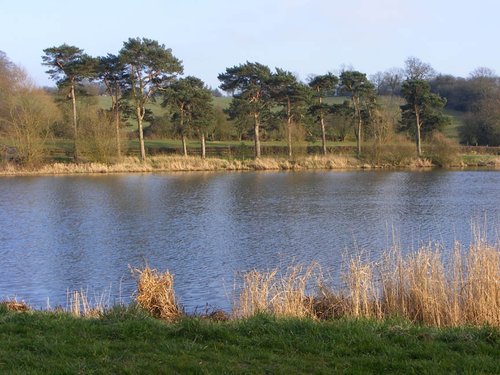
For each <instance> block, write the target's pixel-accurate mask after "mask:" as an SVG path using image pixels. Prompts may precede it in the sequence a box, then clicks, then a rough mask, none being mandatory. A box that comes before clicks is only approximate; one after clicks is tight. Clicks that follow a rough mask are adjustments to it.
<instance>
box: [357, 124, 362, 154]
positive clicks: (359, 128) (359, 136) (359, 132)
mask: <svg viewBox="0 0 500 375" xmlns="http://www.w3.org/2000/svg"><path fill="white" fill-rule="evenodd" d="M361 127H362V121H361V116H358V139H357V141H358V142H357V146H358V158H359V157H361Z"/></svg>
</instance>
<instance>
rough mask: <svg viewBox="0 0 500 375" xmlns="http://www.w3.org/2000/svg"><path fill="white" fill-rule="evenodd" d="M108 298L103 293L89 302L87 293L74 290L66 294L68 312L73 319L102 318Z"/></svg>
mask: <svg viewBox="0 0 500 375" xmlns="http://www.w3.org/2000/svg"><path fill="white" fill-rule="evenodd" d="M107 300H109V297H106V295H105V294H104V293H103V294H101V295H100V296H99V297H94V300H93V301H91V300H89V297H88V292H86V291H84V290H79V291H78V290H74V291H72V292H70V293H68V304H67V306H68V311H69V313H70V314H72V315H73V316H75V317H83V318H99V317H101V316H103V314H104V312H105V310H106V307H107V306H108V305H109V303H108V302H107Z"/></svg>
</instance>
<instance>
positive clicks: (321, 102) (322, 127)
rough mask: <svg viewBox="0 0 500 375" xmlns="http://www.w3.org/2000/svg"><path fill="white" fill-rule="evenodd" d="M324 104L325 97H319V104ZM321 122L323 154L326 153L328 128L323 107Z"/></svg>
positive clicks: (320, 116)
mask: <svg viewBox="0 0 500 375" xmlns="http://www.w3.org/2000/svg"><path fill="white" fill-rule="evenodd" d="M322 104H323V98H322V97H321V96H320V97H319V105H320V106H321V105H322ZM319 122H320V125H321V148H322V150H323V155H326V128H325V116H324V115H323V108H321V109H320V112H319Z"/></svg>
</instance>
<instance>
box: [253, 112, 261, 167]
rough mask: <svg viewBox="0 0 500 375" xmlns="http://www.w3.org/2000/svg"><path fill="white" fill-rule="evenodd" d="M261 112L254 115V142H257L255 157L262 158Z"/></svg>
mask: <svg viewBox="0 0 500 375" xmlns="http://www.w3.org/2000/svg"><path fill="white" fill-rule="evenodd" d="M259 115H260V114H259V113H258V112H256V113H254V115H253V118H254V142H255V150H254V151H255V159H258V158H260V138H259V128H260V117H259Z"/></svg>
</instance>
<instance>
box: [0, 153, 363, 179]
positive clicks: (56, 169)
mask: <svg viewBox="0 0 500 375" xmlns="http://www.w3.org/2000/svg"><path fill="white" fill-rule="evenodd" d="M358 167H359V163H358V161H357V160H356V159H354V158H350V157H346V156H342V155H329V156H306V157H300V158H297V159H294V160H289V159H286V158H259V159H257V160H254V159H243V160H241V159H223V158H206V159H202V158H199V157H195V156H189V157H184V156H166V155H159V156H152V157H149V158H147V159H146V160H145V161H144V162H142V161H141V160H140V159H139V158H136V157H126V158H123V159H122V160H121V161H120V162H117V163H114V164H105V163H79V164H74V163H53V164H46V165H43V166H41V167H39V168H36V169H34V168H25V167H18V166H14V165H11V164H7V165H4V166H3V168H2V169H1V170H0V175H38V174H43V175H54V174H56V175H57V174H82V173H84V174H90V173H144V172H183V171H184V172H188V171H247V170H301V169H347V168H358Z"/></svg>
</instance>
